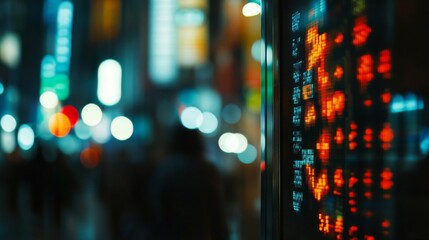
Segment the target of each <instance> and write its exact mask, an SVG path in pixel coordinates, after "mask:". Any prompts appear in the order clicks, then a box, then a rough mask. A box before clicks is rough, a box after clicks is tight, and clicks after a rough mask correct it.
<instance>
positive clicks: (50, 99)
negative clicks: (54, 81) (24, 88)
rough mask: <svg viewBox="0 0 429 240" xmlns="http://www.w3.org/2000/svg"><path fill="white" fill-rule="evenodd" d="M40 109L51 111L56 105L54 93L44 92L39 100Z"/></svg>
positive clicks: (56, 98) (56, 99) (56, 100)
mask: <svg viewBox="0 0 429 240" xmlns="http://www.w3.org/2000/svg"><path fill="white" fill-rule="evenodd" d="M39 101H40V104H41V105H42V107H44V108H47V109H53V108H55V107H56V106H57V105H58V97H57V95H56V94H55V93H54V92H49V91H48V92H44V93H42V95H40V98H39Z"/></svg>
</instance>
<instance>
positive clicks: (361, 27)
mask: <svg viewBox="0 0 429 240" xmlns="http://www.w3.org/2000/svg"><path fill="white" fill-rule="evenodd" d="M371 31H372V29H371V28H370V27H369V26H368V25H367V24H366V17H360V18H357V19H356V22H355V26H354V27H353V45H355V46H356V47H361V46H363V45H364V44H365V43H366V41H367V39H368V36H369V34H370V33H371Z"/></svg>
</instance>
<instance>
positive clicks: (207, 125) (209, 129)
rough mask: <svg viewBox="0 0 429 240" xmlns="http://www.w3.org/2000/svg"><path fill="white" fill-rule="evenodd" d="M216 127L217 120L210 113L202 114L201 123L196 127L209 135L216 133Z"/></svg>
mask: <svg viewBox="0 0 429 240" xmlns="http://www.w3.org/2000/svg"><path fill="white" fill-rule="evenodd" d="M217 127H218V120H217V118H216V116H215V115H214V114H213V113H211V112H204V113H203V121H202V123H201V125H200V126H199V127H198V129H199V130H200V131H201V132H202V133H206V134H210V133H213V132H214V131H216V129H217Z"/></svg>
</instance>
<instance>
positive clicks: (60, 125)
mask: <svg viewBox="0 0 429 240" xmlns="http://www.w3.org/2000/svg"><path fill="white" fill-rule="evenodd" d="M70 130H71V124H70V120H69V118H68V117H67V116H66V115H65V114H63V113H55V114H54V115H52V116H51V118H50V119H49V131H50V132H51V133H52V135H54V136H56V137H59V138H62V137H65V136H67V134H69V132H70Z"/></svg>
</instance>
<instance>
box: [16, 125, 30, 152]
mask: <svg viewBox="0 0 429 240" xmlns="http://www.w3.org/2000/svg"><path fill="white" fill-rule="evenodd" d="M18 145H19V147H20V148H21V149H22V150H29V149H31V148H32V147H33V145H34V131H33V129H32V128H31V127H30V126H29V125H27V124H23V125H21V127H19V130H18Z"/></svg>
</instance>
